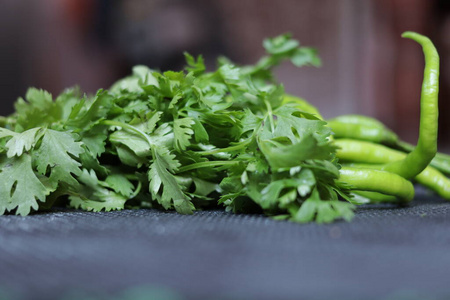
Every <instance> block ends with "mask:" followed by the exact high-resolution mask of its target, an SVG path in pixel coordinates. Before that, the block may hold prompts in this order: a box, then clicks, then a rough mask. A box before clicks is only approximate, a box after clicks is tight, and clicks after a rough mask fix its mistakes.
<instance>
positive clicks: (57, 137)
mask: <svg viewBox="0 0 450 300" xmlns="http://www.w3.org/2000/svg"><path fill="white" fill-rule="evenodd" d="M81 145H82V144H81V143H80V142H76V141H75V139H74V138H73V136H72V135H71V134H69V133H66V132H60V131H56V130H52V129H47V130H45V133H44V136H43V138H42V141H41V145H40V146H39V148H38V149H36V150H35V151H34V152H33V161H34V163H35V164H36V167H37V171H38V172H39V173H40V174H42V175H46V174H47V171H48V168H49V169H50V176H49V179H50V181H51V182H52V183H53V184H54V185H57V184H58V182H60V181H62V182H65V183H67V184H69V185H73V186H76V185H77V184H78V182H77V180H76V179H75V178H74V177H73V175H78V174H80V163H79V162H78V161H77V160H75V159H74V158H73V157H75V158H77V157H78V156H79V155H80V154H81V153H83V152H84V150H83V148H82V147H81ZM71 155H72V156H73V157H72V156H71Z"/></svg>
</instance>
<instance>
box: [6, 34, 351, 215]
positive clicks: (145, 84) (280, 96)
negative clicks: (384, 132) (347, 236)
mask: <svg viewBox="0 0 450 300" xmlns="http://www.w3.org/2000/svg"><path fill="white" fill-rule="evenodd" d="M263 45H264V47H265V49H266V52H267V55H266V56H265V57H263V58H261V59H260V60H259V61H258V62H257V63H256V64H255V65H253V66H242V67H239V66H236V65H234V64H232V63H231V62H230V61H228V60H227V59H225V58H220V59H219V60H218V68H217V70H216V71H214V72H206V69H205V65H204V61H203V59H202V57H201V56H199V57H198V58H194V57H192V56H191V55H189V54H185V57H186V61H187V66H186V68H185V70H183V71H180V72H174V71H167V72H156V71H154V70H150V69H149V68H147V67H144V66H136V67H134V68H133V74H132V75H131V76H129V77H126V78H123V79H121V80H119V81H118V82H116V83H115V84H114V85H113V86H112V87H111V88H110V89H109V90H99V91H98V92H97V94H96V95H95V96H86V95H83V94H82V93H81V92H80V91H79V90H78V89H76V88H73V89H69V90H66V91H64V92H63V93H62V94H60V95H59V96H58V97H56V99H53V98H52V95H51V94H49V93H47V92H45V91H43V90H38V89H34V88H30V89H29V90H28V92H27V93H26V96H25V98H24V99H19V100H18V101H17V102H16V104H15V108H16V111H15V113H14V114H12V115H10V116H8V117H2V118H1V119H0V170H1V171H0V214H4V213H7V212H13V213H16V214H20V215H27V214H29V213H30V212H31V211H32V210H45V209H49V208H51V207H53V206H55V205H69V206H70V207H73V208H80V209H84V210H88V211H101V210H105V211H110V210H119V209H123V208H136V207H145V208H159V209H165V210H173V209H174V210H176V211H177V212H179V213H182V214H192V213H193V211H194V210H196V209H206V208H213V207H217V206H224V207H225V208H226V210H229V211H233V212H242V213H248V212H263V213H265V214H266V215H269V216H272V217H274V218H277V219H289V220H292V221H296V222H310V221H317V222H331V221H333V220H335V219H337V218H344V219H347V220H349V219H350V218H351V217H352V216H353V205H352V204H350V203H349V202H347V201H345V200H350V199H349V198H348V194H347V192H346V191H345V190H342V189H341V188H339V187H338V186H337V185H336V183H335V180H336V179H337V178H338V176H339V165H338V163H337V160H336V158H335V151H336V148H335V146H333V144H332V143H331V139H330V135H331V130H330V128H329V127H327V126H326V123H325V122H324V121H322V120H320V119H319V118H318V116H316V115H314V114H311V113H308V112H306V111H303V110H302V109H301V107H300V106H299V105H298V102H296V101H287V99H295V98H293V97H289V98H288V97H287V96H286V95H285V92H284V89H283V86H282V85H281V84H278V83H277V82H276V80H275V79H274V77H273V75H272V69H273V67H275V66H276V65H278V64H279V63H281V62H282V61H283V60H286V59H287V60H290V61H291V62H292V63H293V64H294V65H296V66H299V67H300V66H304V65H313V66H318V65H319V64H320V59H319V58H318V56H317V54H316V51H315V50H314V49H312V48H308V47H301V46H299V42H298V41H296V40H294V39H292V38H291V36H290V35H282V36H278V37H276V38H272V39H267V40H265V41H264V43H263ZM342 199H344V201H341V200H342Z"/></svg>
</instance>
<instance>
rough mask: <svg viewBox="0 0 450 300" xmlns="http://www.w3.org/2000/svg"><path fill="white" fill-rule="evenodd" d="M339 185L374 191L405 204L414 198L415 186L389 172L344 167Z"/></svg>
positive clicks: (357, 189) (352, 188)
mask: <svg viewBox="0 0 450 300" xmlns="http://www.w3.org/2000/svg"><path fill="white" fill-rule="evenodd" d="M337 184H338V185H341V186H344V187H347V186H346V185H350V187H349V188H350V189H351V190H356V191H372V192H379V193H382V194H387V195H392V196H395V197H398V198H399V199H400V200H401V201H403V202H408V201H411V200H412V199H413V198H414V186H413V185H412V183H411V182H410V181H408V180H406V179H404V178H403V177H401V176H399V175H397V174H395V173H390V172H387V171H380V170H371V169H359V168H352V167H342V168H341V170H340V174H339V180H337Z"/></svg>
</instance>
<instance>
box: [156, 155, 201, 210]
mask: <svg viewBox="0 0 450 300" xmlns="http://www.w3.org/2000/svg"><path fill="white" fill-rule="evenodd" d="M152 153H153V163H152V164H151V166H150V170H149V172H148V180H149V189H150V192H151V193H152V196H153V197H154V198H155V199H156V200H157V201H158V202H159V203H160V204H161V205H162V206H163V207H164V208H165V209H169V208H172V207H175V209H176V211H178V212H180V213H183V214H192V212H193V210H194V209H195V207H194V205H193V204H192V202H191V201H190V199H189V197H188V196H186V194H185V193H184V191H183V190H182V188H181V186H180V184H179V183H178V182H177V180H176V179H175V177H174V175H173V174H172V173H171V172H174V171H175V170H177V169H178V166H179V163H178V162H177V161H176V160H175V156H174V155H172V154H170V153H169V151H168V150H167V149H161V148H160V149H155V148H153V149H152ZM160 190H162V191H161V192H160Z"/></svg>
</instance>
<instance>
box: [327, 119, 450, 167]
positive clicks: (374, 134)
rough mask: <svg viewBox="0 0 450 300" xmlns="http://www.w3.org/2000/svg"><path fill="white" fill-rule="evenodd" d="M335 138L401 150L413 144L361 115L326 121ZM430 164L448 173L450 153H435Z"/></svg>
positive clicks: (405, 150) (409, 148)
mask: <svg viewBox="0 0 450 300" xmlns="http://www.w3.org/2000/svg"><path fill="white" fill-rule="evenodd" d="M327 123H328V126H330V127H331V129H332V130H333V132H334V137H335V138H338V139H340V138H343V139H355V140H361V141H368V142H373V143H379V144H383V145H388V146H389V147H392V148H394V149H398V150H401V151H403V152H407V153H409V152H411V151H412V150H414V146H413V145H411V144H409V143H406V142H404V141H402V140H400V139H399V138H398V136H397V135H396V134H395V133H394V132H393V131H391V130H390V129H389V128H387V127H386V126H384V125H383V123H381V122H380V121H378V120H376V119H374V118H371V117H367V116H362V115H343V116H339V117H336V118H333V119H330V120H328V121H327ZM430 165H431V166H433V167H435V168H436V169H438V170H439V171H441V172H443V173H444V174H447V175H450V155H448V154H444V153H439V152H438V153H436V156H435V157H434V158H433V159H432V160H431V162H430Z"/></svg>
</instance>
